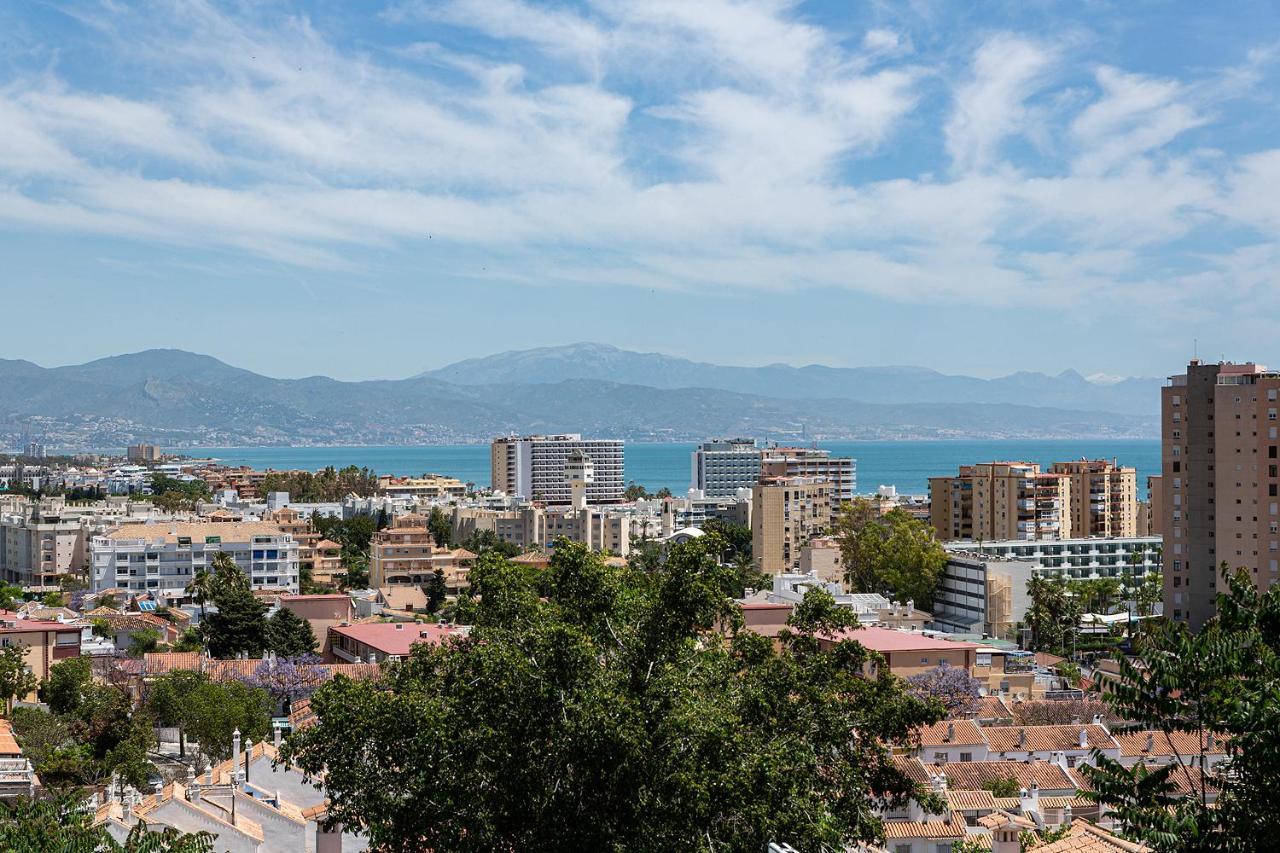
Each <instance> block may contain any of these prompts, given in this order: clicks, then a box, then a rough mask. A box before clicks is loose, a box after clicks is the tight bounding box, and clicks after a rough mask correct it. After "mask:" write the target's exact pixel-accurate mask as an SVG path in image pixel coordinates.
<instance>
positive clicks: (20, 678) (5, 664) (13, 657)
mask: <svg viewBox="0 0 1280 853" xmlns="http://www.w3.org/2000/svg"><path fill="white" fill-rule="evenodd" d="M37 684H38V682H37V681H36V677H35V675H33V674H32V672H31V670H30V668H29V667H28V666H27V647H26V646H22V645H13V646H5V647H4V648H3V649H0V701H3V702H4V710H5V713H8V712H9V711H10V710H11V709H12V708H13V701H14V700H15V699H24V698H26V696H27V694H29V693H30V692H31V691H32V690H35V689H36V686H37Z"/></svg>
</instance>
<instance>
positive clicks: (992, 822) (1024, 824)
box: [978, 810, 1036, 829]
mask: <svg viewBox="0 0 1280 853" xmlns="http://www.w3.org/2000/svg"><path fill="white" fill-rule="evenodd" d="M978 825H979V826H982V827H985V828H987V829H997V828H999V827H1002V826H1016V827H1018V829H1035V828H1036V822H1035V821H1034V820H1031V819H1030V818H1025V817H1023V816H1022V815H1015V814H1010V813H1009V812H1007V811H1004V810H997V811H994V812H992V813H991V814H989V815H983V816H982V817H980V818H978Z"/></svg>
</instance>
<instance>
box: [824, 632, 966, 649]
mask: <svg viewBox="0 0 1280 853" xmlns="http://www.w3.org/2000/svg"><path fill="white" fill-rule="evenodd" d="M822 638H823V639H827V640H856V641H857V642H859V643H861V644H862V645H864V646H866V647H867V648H868V649H872V650H873V651H877V652H881V653H884V652H916V651H919V652H924V651H950V650H956V649H977V648H978V647H977V646H976V645H974V644H973V643H958V642H953V641H951V640H944V639H941V638H939V637H932V636H929V635H928V634H920V633H916V632H912V631H895V630H893V629H891V628H874V627H867V628H854V629H848V628H846V629H845V630H843V631H840V632H839V633H837V634H827V635H824V636H823V637H822Z"/></svg>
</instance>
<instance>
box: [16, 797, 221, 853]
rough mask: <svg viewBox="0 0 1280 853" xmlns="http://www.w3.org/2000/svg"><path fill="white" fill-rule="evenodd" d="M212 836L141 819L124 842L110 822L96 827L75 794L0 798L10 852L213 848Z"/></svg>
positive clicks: (181, 852)
mask: <svg viewBox="0 0 1280 853" xmlns="http://www.w3.org/2000/svg"><path fill="white" fill-rule="evenodd" d="M213 841H214V836H213V835H211V834H210V833H207V832H200V833H195V834H190V835H189V834H185V833H181V832H178V831H177V830H176V829H173V828H172V827H165V828H164V829H163V830H153V829H151V828H150V827H148V826H147V825H146V823H145V822H140V823H138V825H137V826H135V827H134V828H133V829H132V830H130V832H129V835H128V837H126V838H125V840H124V842H123V843H120V842H118V841H116V840H115V839H114V838H113V837H112V836H111V834H110V833H109V832H108V831H107V829H106V827H95V826H94V825H93V812H91V811H86V810H85V809H84V808H83V807H82V805H81V803H80V802H78V800H77V799H76V798H75V797H73V796H64V797H60V798H57V799H51V800H25V799H17V800H12V801H10V802H8V803H4V804H0V850H6V851H10V853H48V851H51V850H59V851H67V853H213V850H214V845H213Z"/></svg>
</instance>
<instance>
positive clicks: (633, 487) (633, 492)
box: [622, 480, 649, 502]
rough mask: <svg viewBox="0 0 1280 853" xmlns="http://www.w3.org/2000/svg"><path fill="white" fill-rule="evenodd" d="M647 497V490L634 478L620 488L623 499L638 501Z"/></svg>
mask: <svg viewBox="0 0 1280 853" xmlns="http://www.w3.org/2000/svg"><path fill="white" fill-rule="evenodd" d="M647 497H649V490H648V489H646V488H645V487H644V486H642V485H640V484H639V483H637V482H636V481H635V480H632V481H631V482H629V483H627V487H626V488H625V489H623V490H622V499H623V500H624V501H628V502H630V501H639V500H644V499H645V498H647Z"/></svg>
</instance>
